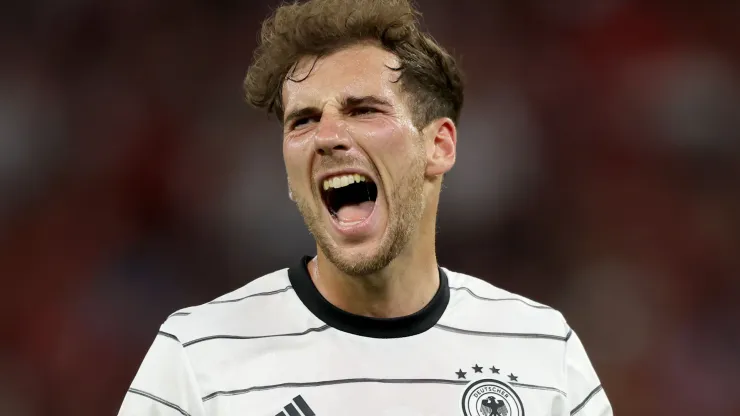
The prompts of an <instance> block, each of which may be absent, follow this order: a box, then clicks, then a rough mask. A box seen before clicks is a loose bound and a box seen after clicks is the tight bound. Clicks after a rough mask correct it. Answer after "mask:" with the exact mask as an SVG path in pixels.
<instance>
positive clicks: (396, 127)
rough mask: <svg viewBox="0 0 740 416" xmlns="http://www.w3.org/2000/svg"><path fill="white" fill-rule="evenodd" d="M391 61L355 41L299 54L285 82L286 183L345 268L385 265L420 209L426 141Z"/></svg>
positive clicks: (361, 270)
mask: <svg viewBox="0 0 740 416" xmlns="http://www.w3.org/2000/svg"><path fill="white" fill-rule="evenodd" d="M397 64H398V61H397V59H396V57H395V56H394V55H393V54H391V53H390V52H387V51H385V50H383V49H381V48H379V47H376V46H372V45H356V46H353V47H350V48H347V49H343V50H340V51H338V52H336V53H334V54H332V55H329V56H327V57H324V58H321V59H319V60H318V61H317V62H316V63H315V65H314V59H312V58H307V59H304V60H302V61H300V62H299V64H298V66H297V69H296V71H295V73H294V74H293V76H292V77H291V79H295V80H299V81H300V82H294V81H291V80H287V81H286V82H285V85H284V87H283V100H284V101H283V102H284V105H285V120H284V121H285V126H284V140H283V156H284V159H285V166H286V170H287V173H288V185H289V187H290V190H291V192H292V194H293V199H294V200H295V202H296V204H297V206H298V209H299V211H300V212H301V215H303V218H304V220H305V222H306V225H307V226H308V229H309V231H310V232H311V233H312V234H313V236H314V238H315V239H316V242H317V244H318V245H319V248H320V249H321V251H322V252H323V253H324V254H325V255H326V256H327V258H328V259H329V260H330V261H331V262H332V263H333V264H334V265H335V266H337V268H339V269H340V270H342V271H343V272H345V273H347V274H350V275H365V274H368V273H373V272H376V271H378V270H380V269H382V268H384V267H386V266H387V265H388V264H389V263H390V262H391V261H392V260H393V259H394V258H395V257H396V256H398V255H399V254H400V252H401V251H402V250H403V249H404V247H405V246H406V245H407V243H408V242H409V240H410V239H411V237H412V235H413V234H414V232H415V230H416V228H417V225H418V224H419V222H420V221H421V217H422V213H423V212H424V206H425V203H424V202H425V200H424V197H423V194H424V192H423V190H424V182H425V180H424V179H425V168H426V151H425V148H424V139H423V137H422V135H421V133H420V132H419V131H418V130H417V129H416V128H415V127H414V125H413V123H412V118H411V114H410V111H409V109H408V108H407V105H406V101H405V100H404V98H405V97H404V93H403V92H402V91H401V87H400V85H399V84H398V83H395V82H394V81H396V80H397V79H398V76H399V73H398V72H397V71H393V70H391V69H389V68H395V67H397V66H398V65H397ZM312 66H313V68H312ZM309 70H310V71H311V72H310V75H309V76H308V77H306V74H308V71H309ZM304 78H305V79H304Z"/></svg>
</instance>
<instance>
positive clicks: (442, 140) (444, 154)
mask: <svg viewBox="0 0 740 416" xmlns="http://www.w3.org/2000/svg"><path fill="white" fill-rule="evenodd" d="M427 128H428V129H429V131H428V134H430V135H433V137H432V140H431V142H430V143H428V147H427V172H426V173H427V175H428V176H439V175H443V174H445V173H447V172H449V171H450V169H452V166H453V165H454V164H455V157H456V154H457V128H456V127H455V123H454V122H453V121H452V120H451V119H449V118H446V117H445V118H441V119H439V120H436V121H434V122H432V123H431V124H430V125H429V126H427Z"/></svg>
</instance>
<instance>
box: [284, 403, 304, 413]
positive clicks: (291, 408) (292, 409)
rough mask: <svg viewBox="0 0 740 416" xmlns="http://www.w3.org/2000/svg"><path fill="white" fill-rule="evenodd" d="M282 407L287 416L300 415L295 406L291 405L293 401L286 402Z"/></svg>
mask: <svg viewBox="0 0 740 416" xmlns="http://www.w3.org/2000/svg"><path fill="white" fill-rule="evenodd" d="M283 409H285V411H286V412H288V416H302V415H301V414H300V413H298V410H297V409H296V408H295V406H293V403H288V405H287V406H285V407H284V408H283Z"/></svg>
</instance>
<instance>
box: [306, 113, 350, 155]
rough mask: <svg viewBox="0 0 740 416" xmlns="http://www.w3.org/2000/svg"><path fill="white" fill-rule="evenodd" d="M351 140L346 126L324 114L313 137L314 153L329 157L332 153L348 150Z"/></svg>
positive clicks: (331, 116) (333, 117) (335, 118)
mask: <svg viewBox="0 0 740 416" xmlns="http://www.w3.org/2000/svg"><path fill="white" fill-rule="evenodd" d="M350 146H351V139H350V137H349V133H348V132H347V126H346V124H345V123H344V122H343V121H342V120H340V119H338V118H337V117H335V116H333V115H329V114H326V113H325V114H324V115H323V116H322V117H321V120H320V121H319V125H318V128H317V129H316V133H315V136H314V147H315V149H316V153H318V154H319V155H321V156H331V155H332V154H333V153H334V152H342V151H347V150H349V148H350Z"/></svg>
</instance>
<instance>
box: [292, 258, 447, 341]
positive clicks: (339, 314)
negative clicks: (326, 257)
mask: <svg viewBox="0 0 740 416" xmlns="http://www.w3.org/2000/svg"><path fill="white" fill-rule="evenodd" d="M309 261H311V257H308V256H305V257H303V258H302V259H301V263H300V264H299V265H298V266H296V267H291V268H290V269H289V270H288V277H289V278H290V284H291V285H292V286H293V289H294V290H295V293H296V294H297V295H298V297H299V298H300V299H301V301H302V302H303V304H304V305H306V307H307V308H308V310H310V311H311V312H312V313H313V314H314V315H316V317H317V318H319V319H321V320H322V321H324V322H325V323H326V324H328V325H329V326H332V327H334V328H336V329H338V330H340V331H344V332H349V333H351V334H355V335H360V336H365V337H371V338H401V337H409V336H412V335H417V334H420V333H422V332H424V331H426V330H427V329H429V328H431V327H432V326H434V324H436V323H437V321H438V320H439V318H440V317H441V316H442V314H443V313H444V311H445V309H446V308H447V303H448V302H449V300H450V290H449V285H448V283H447V275H445V273H444V272H443V271H442V269H441V268H440V269H439V289H437V293H436V294H435V295H434V297H433V298H432V300H431V301H430V302H429V303H428V304H427V305H426V306H425V307H424V308H422V309H421V310H420V311H418V312H416V313H414V314H413V315H408V316H402V317H399V318H372V317H367V316H361V315H355V314H352V313H349V312H346V311H344V310H342V309H339V308H338V307H336V306H334V305H333V304H331V303H330V302H329V301H328V300H326V299H325V298H324V296H322V295H321V293H320V292H319V290H318V289H316V286H315V285H314V284H313V280H311V276H310V275H309V274H308V268H307V266H308V262H309Z"/></svg>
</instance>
